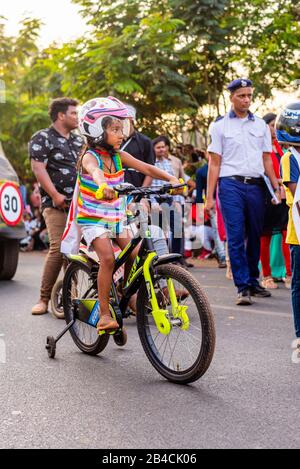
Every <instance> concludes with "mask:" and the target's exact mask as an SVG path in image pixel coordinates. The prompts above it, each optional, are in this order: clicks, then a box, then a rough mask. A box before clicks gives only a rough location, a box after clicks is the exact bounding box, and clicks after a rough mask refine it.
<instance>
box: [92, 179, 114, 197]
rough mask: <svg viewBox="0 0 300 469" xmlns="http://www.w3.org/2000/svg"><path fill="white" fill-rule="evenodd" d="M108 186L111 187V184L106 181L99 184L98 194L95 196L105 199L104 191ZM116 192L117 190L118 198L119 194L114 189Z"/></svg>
mask: <svg viewBox="0 0 300 469" xmlns="http://www.w3.org/2000/svg"><path fill="white" fill-rule="evenodd" d="M107 188H109V186H108V184H107V183H106V182H104V183H103V184H101V186H99V188H98V189H97V191H96V194H95V197H96V199H97V200H102V199H104V191H105V189H107ZM114 192H115V198H118V197H119V194H118V193H117V192H116V191H114Z"/></svg>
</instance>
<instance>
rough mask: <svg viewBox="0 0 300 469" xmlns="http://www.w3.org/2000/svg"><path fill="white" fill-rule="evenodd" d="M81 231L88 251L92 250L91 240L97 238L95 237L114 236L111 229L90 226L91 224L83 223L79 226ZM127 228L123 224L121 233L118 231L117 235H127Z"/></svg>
mask: <svg viewBox="0 0 300 469" xmlns="http://www.w3.org/2000/svg"><path fill="white" fill-rule="evenodd" d="M80 229H81V232H82V234H83V237H84V239H85V242H86V244H87V248H88V250H89V251H91V250H93V246H92V242H93V241H94V240H95V239H97V238H111V239H113V238H115V237H116V235H115V233H113V232H112V230H111V229H109V228H105V227H104V226H100V225H99V226H97V225H95V226H91V225H84V226H81V227H80ZM128 229H129V228H128V227H127V226H123V231H122V233H119V234H118V235H117V236H120V237H122V235H124V236H125V237H127V236H128V233H127V230H128Z"/></svg>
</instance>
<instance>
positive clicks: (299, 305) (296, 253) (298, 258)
mask: <svg viewBox="0 0 300 469" xmlns="http://www.w3.org/2000/svg"><path fill="white" fill-rule="evenodd" d="M290 247H291V258H292V272H293V274H292V305H293V314H294V323H295V332H296V337H297V338H298V339H300V246H297V245H295V244H291V246H290Z"/></svg>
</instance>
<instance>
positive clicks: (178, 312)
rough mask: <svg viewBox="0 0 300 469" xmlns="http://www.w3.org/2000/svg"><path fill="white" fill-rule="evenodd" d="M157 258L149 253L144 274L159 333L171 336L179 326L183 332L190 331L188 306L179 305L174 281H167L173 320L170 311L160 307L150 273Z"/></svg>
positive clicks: (153, 253) (154, 254)
mask: <svg viewBox="0 0 300 469" xmlns="http://www.w3.org/2000/svg"><path fill="white" fill-rule="evenodd" d="M154 257H156V253H155V252H152V253H149V255H148V257H147V258H146V260H145V262H144V266H143V273H144V278H145V282H146V288H147V291H148V296H149V299H150V304H151V307H152V315H153V319H154V321H155V324H156V327H157V329H158V331H159V332H160V333H161V334H163V335H169V334H170V332H171V329H172V326H179V327H180V328H181V329H182V330H188V329H189V317H188V315H187V309H188V306H182V305H178V300H177V296H176V291H175V287H174V284H173V281H172V279H170V278H168V279H167V288H168V293H169V297H170V302H171V307H172V318H171V319H170V318H169V311H168V310H167V309H162V308H160V307H159V304H158V301H157V297H156V293H155V290H154V285H153V281H152V276H151V272H150V267H151V263H152V261H153V259H154Z"/></svg>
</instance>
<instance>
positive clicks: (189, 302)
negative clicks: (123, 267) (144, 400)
mask: <svg viewBox="0 0 300 469" xmlns="http://www.w3.org/2000/svg"><path fill="white" fill-rule="evenodd" d="M153 285H154V289H155V293H156V297H157V300H158V304H159V308H161V309H163V310H166V311H167V313H166V317H167V319H168V321H169V324H170V327H169V332H166V331H164V332H160V331H159V329H158V327H157V326H156V323H155V320H154V318H153V314H152V307H151V304H150V300H149V293H148V290H147V288H146V284H145V282H144V283H143V284H142V285H141V288H140V290H139V292H138V299H137V327H138V333H139V336H140V340H141V343H142V346H143V349H144V351H145V353H146V355H147V357H148V359H149V360H150V362H151V363H152V365H153V366H154V367H155V368H156V370H157V371H158V372H159V373H160V374H161V375H162V376H164V377H165V378H167V379H168V380H169V381H172V382H174V383H178V384H187V383H191V382H193V381H196V380H197V379H199V378H200V377H201V376H203V375H204V373H205V372H206V371H207V369H208V368H209V366H210V363H211V361H212V358H213V354H214V349H215V327H214V320H213V315H212V312H211V308H210V305H209V302H208V299H207V297H206V295H205V293H204V292H203V290H202V289H201V287H200V285H199V283H198V281H197V280H196V279H195V278H194V277H193V276H192V275H191V274H190V273H189V272H187V271H186V270H184V269H183V268H182V267H180V266H177V265H163V266H159V267H157V268H156V269H155V274H154V278H153ZM170 285H171V288H172V285H173V286H174V289H175V293H176V297H177V302H178V306H179V307H180V308H177V309H176V308H174V307H173V306H172V304H171V300H170V297H171V294H170ZM181 307H182V308H181Z"/></svg>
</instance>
